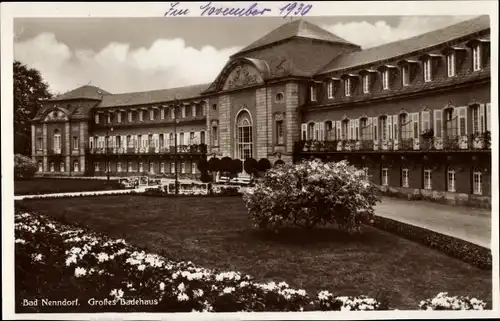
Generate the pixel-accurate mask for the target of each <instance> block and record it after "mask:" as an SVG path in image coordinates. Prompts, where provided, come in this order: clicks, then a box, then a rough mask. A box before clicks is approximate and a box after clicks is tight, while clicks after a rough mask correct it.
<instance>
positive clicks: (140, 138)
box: [137, 135, 143, 148]
mask: <svg viewBox="0 0 500 321" xmlns="http://www.w3.org/2000/svg"><path fill="white" fill-rule="evenodd" d="M137 143H138V146H137V147H138V148H142V147H143V146H142V135H137Z"/></svg>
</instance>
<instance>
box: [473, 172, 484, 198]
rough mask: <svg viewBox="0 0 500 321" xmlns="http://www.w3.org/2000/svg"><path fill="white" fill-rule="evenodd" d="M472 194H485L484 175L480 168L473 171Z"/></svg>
mask: <svg viewBox="0 0 500 321" xmlns="http://www.w3.org/2000/svg"><path fill="white" fill-rule="evenodd" d="M472 193H473V194H475V195H482V194H483V173H482V172H481V170H480V169H479V168H474V169H473V170H472Z"/></svg>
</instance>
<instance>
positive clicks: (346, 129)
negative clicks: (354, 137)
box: [341, 119, 350, 140]
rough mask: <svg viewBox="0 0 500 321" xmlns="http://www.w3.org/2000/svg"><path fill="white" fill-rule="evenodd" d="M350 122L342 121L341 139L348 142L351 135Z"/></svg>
mask: <svg viewBox="0 0 500 321" xmlns="http://www.w3.org/2000/svg"><path fill="white" fill-rule="evenodd" d="M349 125H350V122H349V119H344V120H343V121H342V131H341V139H342V140H348V139H349V137H350V135H349V127H350V126H349Z"/></svg>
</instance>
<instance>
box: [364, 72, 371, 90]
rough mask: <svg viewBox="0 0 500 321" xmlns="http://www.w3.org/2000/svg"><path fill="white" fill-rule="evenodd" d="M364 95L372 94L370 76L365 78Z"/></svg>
mask: <svg viewBox="0 0 500 321" xmlns="http://www.w3.org/2000/svg"><path fill="white" fill-rule="evenodd" d="M363 93H365V94H368V93H370V75H364V76H363Z"/></svg>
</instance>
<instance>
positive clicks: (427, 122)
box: [422, 110, 431, 132]
mask: <svg viewBox="0 0 500 321" xmlns="http://www.w3.org/2000/svg"><path fill="white" fill-rule="evenodd" d="M430 129H431V113H430V111H428V110H424V111H422V131H424V132H425V131H428V130H430Z"/></svg>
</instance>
